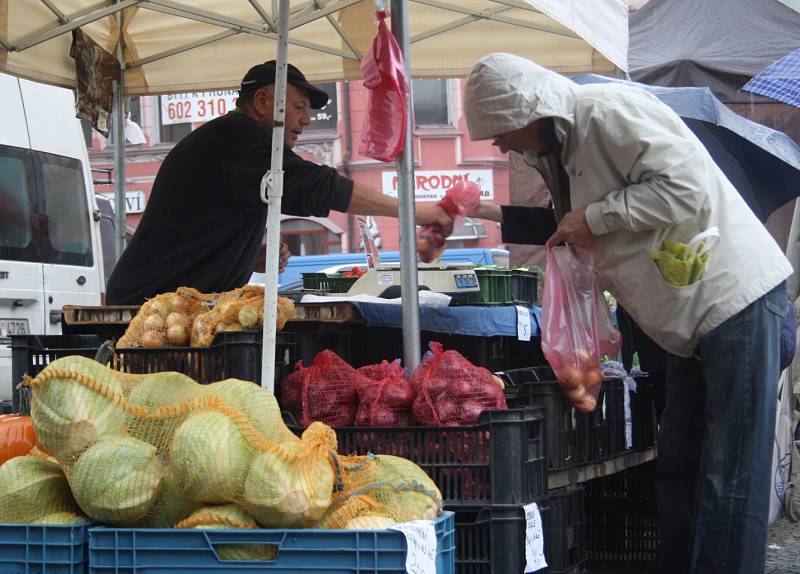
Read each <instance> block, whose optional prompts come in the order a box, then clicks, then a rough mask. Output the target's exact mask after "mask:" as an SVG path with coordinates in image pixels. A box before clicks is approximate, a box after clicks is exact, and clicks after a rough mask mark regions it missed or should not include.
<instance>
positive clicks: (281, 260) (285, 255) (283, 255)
mask: <svg viewBox="0 0 800 574" xmlns="http://www.w3.org/2000/svg"><path fill="white" fill-rule="evenodd" d="M291 256H292V253H291V251H289V246H288V245H287V244H286V243H284V242H283V241H281V250H280V254H279V255H278V273H283V270H284V269H286V264H287V263H288V262H289V257H291Z"/></svg>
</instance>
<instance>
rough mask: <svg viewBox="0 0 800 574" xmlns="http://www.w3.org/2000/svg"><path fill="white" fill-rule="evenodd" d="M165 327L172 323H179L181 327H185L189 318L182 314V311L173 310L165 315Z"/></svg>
mask: <svg viewBox="0 0 800 574" xmlns="http://www.w3.org/2000/svg"><path fill="white" fill-rule="evenodd" d="M166 324H167V328H168V329H169V328H170V327H172V326H174V325H180V326H182V327H186V326H187V325H188V324H189V318H188V317H187V316H186V315H184V314H183V313H178V312H177V311H173V312H172V313H170V314H169V315H167V321H166Z"/></svg>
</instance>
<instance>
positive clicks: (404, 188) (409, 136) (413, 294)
mask: <svg viewBox="0 0 800 574" xmlns="http://www.w3.org/2000/svg"><path fill="white" fill-rule="evenodd" d="M391 12H392V34H394V37H395V39H396V40H397V44H398V45H399V46H400V51H401V52H402V53H403V60H404V61H405V66H406V77H407V78H409V83H410V82H411V50H410V49H409V41H408V0H392V3H391ZM409 88H410V86H409ZM407 109H408V114H407V115H406V137H405V145H404V146H403V153H402V154H401V155H400V157H399V158H398V160H397V197H398V200H399V203H400V205H399V214H398V215H399V219H400V281H401V284H402V297H403V363H404V364H405V367H406V369H407V370H408V371H409V372H410V371H413V370H414V369H416V368H417V365H419V362H420V356H421V354H422V353H421V350H420V322H419V292H418V291H417V286H418V285H419V277H418V275H417V241H416V235H417V228H416V225H415V221H416V214H415V209H414V200H415V197H414V137H413V133H412V131H411V130H412V127H413V125H414V124H413V117H412V116H413V113H412V111H413V108H412V106H411V98H410V96H409V101H408V105H407Z"/></svg>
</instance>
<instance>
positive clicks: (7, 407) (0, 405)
mask: <svg viewBox="0 0 800 574" xmlns="http://www.w3.org/2000/svg"><path fill="white" fill-rule="evenodd" d="M14 412H16V411H14V403H13V402H12V401H0V415H10V414H13V413H14Z"/></svg>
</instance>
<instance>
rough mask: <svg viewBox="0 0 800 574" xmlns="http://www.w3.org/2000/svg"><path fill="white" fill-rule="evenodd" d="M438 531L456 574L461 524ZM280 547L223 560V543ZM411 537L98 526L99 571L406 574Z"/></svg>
mask: <svg viewBox="0 0 800 574" xmlns="http://www.w3.org/2000/svg"><path fill="white" fill-rule="evenodd" d="M434 526H435V528H436V540H437V542H438V547H437V553H436V572H437V574H454V573H455V556H456V555H455V521H454V515H453V513H452V512H445V513H444V514H443V515H442V516H441V517H439V518H438V519H437V520H436V521H435V523H434ZM232 544H242V545H265V544H267V545H274V546H275V548H276V550H277V554H276V557H275V559H274V560H266V561H262V560H247V561H243V560H221V559H220V558H219V554H218V552H217V550H216V548H217V547H219V546H220V545H232ZM405 558H406V540H405V537H404V536H403V534H401V533H400V532H396V531H393V530H376V531H364V530H360V531H354V530H174V529H163V528H156V529H145V528H105V527H102V528H93V529H92V530H91V532H90V534H89V568H90V570H89V571H90V572H91V573H92V574H106V573H114V574H145V573H146V574H175V573H181V572H185V573H189V572H191V573H195V572H205V573H207V574H211V573H213V572H220V573H222V572H225V573H226V574H228V573H234V574H235V573H237V572H246V573H248V574H252V573H253V572H276V573H281V574H312V573H317V572H321V573H325V572H328V573H330V572H336V573H340V574H345V573H346V574H367V573H374V574H388V573H395V572H396V573H397V574H402V573H403V572H405Z"/></svg>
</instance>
